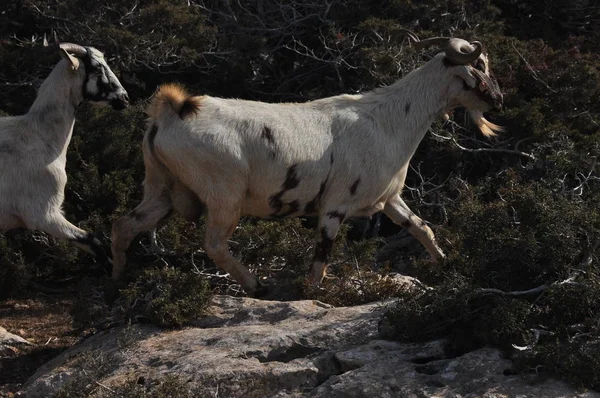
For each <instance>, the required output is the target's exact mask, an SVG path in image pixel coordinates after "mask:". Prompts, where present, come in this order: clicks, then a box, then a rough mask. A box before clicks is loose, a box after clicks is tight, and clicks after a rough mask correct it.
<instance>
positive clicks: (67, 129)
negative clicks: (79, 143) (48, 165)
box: [25, 60, 83, 155]
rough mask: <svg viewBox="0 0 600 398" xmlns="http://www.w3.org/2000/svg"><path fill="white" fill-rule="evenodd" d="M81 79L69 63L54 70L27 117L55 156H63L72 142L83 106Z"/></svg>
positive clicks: (64, 63)
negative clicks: (80, 108) (78, 109)
mask: <svg viewBox="0 0 600 398" xmlns="http://www.w3.org/2000/svg"><path fill="white" fill-rule="evenodd" d="M82 97H83V96H82V93H81V77H80V75H79V74H78V73H77V72H74V71H73V70H71V68H70V67H69V66H68V63H67V62H66V61H64V60H63V61H61V62H59V63H58V65H56V66H55V67H54V69H53V70H52V72H51V73H50V75H49V76H48V77H47V78H46V80H44V82H43V83H42V85H41V87H40V89H39V90H38V95H37V98H36V99H35V101H34V103H33V105H32V106H31V108H30V109H29V112H28V113H27V114H26V115H25V117H26V118H28V119H29V121H30V122H31V123H35V124H36V125H37V128H35V129H31V131H36V132H39V134H40V135H41V137H40V138H42V139H43V140H44V141H46V143H47V148H48V149H49V150H50V151H51V152H53V154H55V155H59V154H64V153H65V152H66V148H67V146H68V145H69V142H70V141H71V135H72V133H73V125H74V123H75V111H76V110H77V108H78V107H79V105H80V104H81V103H82V101H83V98H82Z"/></svg>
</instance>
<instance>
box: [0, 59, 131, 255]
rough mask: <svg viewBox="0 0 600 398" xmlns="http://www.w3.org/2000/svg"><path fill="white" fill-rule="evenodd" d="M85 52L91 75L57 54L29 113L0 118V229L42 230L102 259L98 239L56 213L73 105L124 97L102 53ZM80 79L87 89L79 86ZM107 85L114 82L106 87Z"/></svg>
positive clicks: (61, 196)
mask: <svg viewBox="0 0 600 398" xmlns="http://www.w3.org/2000/svg"><path fill="white" fill-rule="evenodd" d="M87 51H88V56H89V59H88V60H86V62H94V63H96V65H97V66H98V70H102V72H99V73H92V72H91V71H89V70H86V68H85V67H80V62H79V59H78V58H76V57H74V56H72V55H68V54H67V53H66V52H62V53H61V55H62V56H63V58H64V59H62V60H61V61H60V62H59V63H58V64H57V65H56V66H55V67H54V69H53V70H52V72H51V73H50V75H49V76H48V77H47V78H46V80H45V81H44V82H43V84H42V85H41V87H40V89H39V91H38V95H37V98H36V99H35V102H34V103H33V105H32V106H31V108H30V109H29V112H28V113H27V114H25V115H22V116H9V117H3V118H0V232H4V231H8V230H11V229H13V228H28V229H36V230H42V231H45V232H47V233H49V234H51V235H53V236H54V237H56V238H62V239H69V240H72V241H73V242H74V243H75V244H77V245H78V246H80V247H82V248H83V249H85V250H87V251H89V252H91V253H93V254H95V255H96V256H99V257H101V259H102V260H104V261H108V257H107V256H106V253H105V251H104V249H102V246H101V245H100V242H99V241H98V240H97V239H96V238H94V237H93V236H92V235H91V234H89V233H87V232H86V231H84V230H82V229H80V228H78V227H76V226H74V225H73V224H71V223H70V222H69V221H67V219H66V218H65V217H64V215H63V214H62V211H61V206H62V203H63V200H64V189H65V185H66V183H67V174H66V172H65V166H66V153H67V147H68V145H69V142H70V140H71V135H72V134H73V125H74V123H75V111H76V109H77V107H78V106H79V105H80V104H81V103H82V102H83V101H84V100H86V98H84V97H88V96H94V97H95V99H94V102H105V101H110V100H113V99H116V97H117V96H121V97H123V96H124V98H126V92H125V90H124V89H123V87H122V86H121V84H120V83H119V81H118V80H117V78H116V77H115V76H114V74H113V73H112V71H111V70H110V69H109V68H108V66H107V65H106V62H105V61H104V58H103V56H102V53H100V52H99V51H98V50H96V49H94V48H92V47H88V48H87ZM81 63H82V64H83V63H84V62H83V61H82V62H81ZM99 79H100V80H106V81H105V82H103V81H100V82H97V80H99ZM84 82H87V83H88V84H87V85H88V86H89V87H86V88H85V89H82V86H83V85H84ZM90 82H93V84H91V83H90ZM110 84H114V86H112V88H111V89H110V90H108V89H107V87H108V86H109V85H110ZM102 89H104V91H102ZM99 90H100V92H99Z"/></svg>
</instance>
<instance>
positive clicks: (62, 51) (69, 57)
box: [58, 48, 79, 70]
mask: <svg viewBox="0 0 600 398" xmlns="http://www.w3.org/2000/svg"><path fill="white" fill-rule="evenodd" d="M58 51H59V53H60V56H61V57H63V58H64V59H66V60H67V61H69V63H70V64H71V69H73V70H77V69H79V60H78V59H77V58H75V57H74V56H72V55H71V54H69V53H68V52H67V50H65V49H64V48H59V49H58Z"/></svg>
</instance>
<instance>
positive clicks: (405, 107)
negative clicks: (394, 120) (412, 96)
mask: <svg viewBox="0 0 600 398" xmlns="http://www.w3.org/2000/svg"><path fill="white" fill-rule="evenodd" d="M408 112H410V102H407V103H406V105H405V106H404V114H405V115H408Z"/></svg>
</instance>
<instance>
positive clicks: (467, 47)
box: [112, 32, 502, 295]
mask: <svg viewBox="0 0 600 398" xmlns="http://www.w3.org/2000/svg"><path fill="white" fill-rule="evenodd" d="M409 36H410V37H411V38H413V40H414V41H415V42H417V43H416V45H417V46H418V47H419V48H424V47H426V46H429V45H438V46H441V47H442V48H443V52H442V53H441V54H438V55H437V56H436V57H434V58H433V59H432V60H430V61H429V62H427V63H426V64H425V65H423V66H422V67H420V68H418V69H416V70H414V71H412V72H411V73H410V74H408V75H407V76H406V77H404V78H403V79H402V80H399V81H398V82H396V83H394V84H393V85H391V86H388V87H382V88H378V89H376V90H374V91H371V92H367V93H365V94H362V95H339V96H336V97H330V98H324V99H321V100H317V101H312V102H307V103H303V104H267V103H263V102H252V101H242V100H234V99H221V98H213V97H208V96H203V97H193V96H188V95H187V94H186V93H185V92H184V91H183V90H182V89H181V88H180V87H178V86H174V85H166V86H162V87H161V88H160V90H159V92H158V93H157V94H156V95H155V97H154V99H153V101H152V103H151V104H150V106H149V108H148V115H149V116H150V118H149V128H148V131H147V132H146V136H145V138H144V144H143V150H144V161H145V166H146V178H145V181H144V199H143V201H142V203H141V204H140V205H139V206H138V207H137V208H136V209H135V210H133V211H132V212H131V213H129V214H128V215H126V216H124V217H122V218H120V219H118V220H117V221H116V222H115V223H114V224H113V231H112V252H113V262H114V265H113V277H114V278H118V277H119V275H120V273H121V271H122V269H123V267H124V265H125V250H126V249H127V247H128V246H129V244H130V243H131V241H132V240H133V238H134V237H135V236H136V235H137V234H138V233H139V232H142V231H147V230H150V229H152V228H155V227H156V226H157V225H158V224H160V223H161V222H162V221H163V220H164V219H166V218H167V217H169V215H170V214H171V212H172V210H175V211H176V212H177V213H179V214H180V215H182V216H184V217H185V218H187V219H189V220H196V219H197V218H198V217H200V216H201V215H202V211H203V206H202V205H204V206H205V209H206V211H207V223H206V236H205V240H204V247H205V250H206V252H207V254H208V255H209V256H210V257H211V258H212V259H213V260H214V261H215V263H216V264H217V265H218V266H219V267H221V268H222V269H224V270H225V271H227V272H229V273H230V274H231V275H232V276H233V277H234V278H235V279H236V280H237V281H238V282H239V283H240V284H241V285H242V287H243V288H244V289H245V290H246V292H248V293H250V294H255V295H259V294H261V293H263V289H262V286H260V284H259V282H258V279H257V278H256V277H255V276H254V275H252V274H251V273H250V272H249V271H248V269H247V268H245V267H244V266H242V265H241V264H240V263H239V262H238V261H237V260H236V259H235V258H234V257H233V256H232V255H231V254H230V252H229V248H228V244H227V239H228V238H229V237H230V236H231V234H232V233H233V231H234V229H235V227H236V225H237V224H238V221H239V219H240V217H241V216H242V215H250V216H255V217H261V218H277V217H285V216H301V215H318V217H319V227H318V237H317V244H316V250H315V255H314V262H313V267H312V271H311V279H312V281H314V282H317V283H318V282H320V281H321V280H322V278H323V276H324V273H325V267H326V263H327V258H328V256H329V254H330V252H331V248H332V244H333V240H334V238H335V236H336V234H337V232H338V229H339V228H340V225H341V224H342V222H343V221H344V220H346V219H347V218H348V217H352V216H371V215H372V214H374V213H375V212H378V211H380V210H383V211H384V212H385V214H387V215H388V216H389V217H390V218H391V219H392V220H393V221H394V222H395V223H397V224H400V225H401V226H403V227H405V228H407V229H408V230H409V231H410V232H411V233H412V234H413V235H414V236H415V237H416V238H417V239H418V240H419V241H420V242H421V243H422V244H423V245H424V246H425V248H426V249H427V251H428V252H429V254H430V255H431V257H432V258H433V259H439V258H441V257H443V256H444V254H443V253H442V251H441V250H440V248H439V247H438V245H437V244H436V242H435V239H434V235H433V233H432V231H431V229H430V228H429V227H428V226H427V225H426V224H425V223H424V222H423V221H422V220H421V219H420V218H419V217H417V216H416V215H415V214H414V213H413V212H412V211H410V209H409V208H408V206H407V205H406V204H405V203H404V201H403V200H402V199H401V197H400V194H401V191H402V187H403V185H404V180H405V177H406V172H407V169H408V163H409V161H410V159H411V157H412V156H413V154H414V152H415V150H416V148H417V146H418V145H419V143H420V142H421V140H422V138H423V137H424V135H425V133H426V132H427V129H428V128H429V127H430V125H431V123H432V122H433V120H434V119H435V118H436V117H437V116H440V115H445V114H446V113H447V112H449V111H450V110H451V109H453V108H455V107H459V106H462V107H465V108H466V109H467V110H468V111H469V112H470V114H471V116H472V117H473V119H474V120H475V122H476V123H477V124H478V126H480V128H481V131H482V133H483V134H485V135H493V134H494V132H493V130H499V129H500V128H499V127H498V126H496V125H494V124H492V123H490V122H488V121H487V120H486V119H484V118H483V116H482V112H485V111H488V110H490V109H491V108H492V107H495V108H500V107H501V105H502V95H501V94H500V91H499V88H498V85H497V83H496V81H495V80H494V78H493V77H492V76H491V75H490V73H489V68H488V65H487V57H486V56H485V55H484V54H482V46H481V44H480V43H479V42H474V43H469V42H467V41H465V40H462V39H448V38H435V39H429V40H425V41H422V42H420V41H419V40H418V38H417V37H416V36H414V34H412V33H410V32H409Z"/></svg>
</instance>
